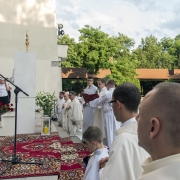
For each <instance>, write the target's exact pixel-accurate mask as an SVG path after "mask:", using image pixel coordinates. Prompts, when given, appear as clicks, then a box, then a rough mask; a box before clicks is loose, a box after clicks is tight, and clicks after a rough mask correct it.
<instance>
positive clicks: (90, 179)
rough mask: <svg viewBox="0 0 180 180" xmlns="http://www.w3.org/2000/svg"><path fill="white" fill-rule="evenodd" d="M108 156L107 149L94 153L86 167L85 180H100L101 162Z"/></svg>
mask: <svg viewBox="0 0 180 180" xmlns="http://www.w3.org/2000/svg"><path fill="white" fill-rule="evenodd" d="M108 156H109V154H108V149H107V148H101V149H97V150H96V151H95V152H94V153H92V155H91V157H90V159H89V161H88V165H87V167H86V171H85V174H84V180H99V172H98V171H99V160H100V159H101V158H105V157H108Z"/></svg>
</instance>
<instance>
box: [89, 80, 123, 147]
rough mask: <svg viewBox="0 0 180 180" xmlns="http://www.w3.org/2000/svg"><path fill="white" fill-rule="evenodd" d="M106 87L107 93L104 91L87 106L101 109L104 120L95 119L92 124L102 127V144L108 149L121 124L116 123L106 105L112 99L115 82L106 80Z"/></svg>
mask: <svg viewBox="0 0 180 180" xmlns="http://www.w3.org/2000/svg"><path fill="white" fill-rule="evenodd" d="M106 86H107V88H108V91H105V92H104V93H103V94H102V95H100V97H99V98H97V99H95V100H93V101H90V102H89V104H90V106H91V107H94V108H95V107H99V106H101V107H102V108H101V110H102V113H103V118H104V119H103V120H102V119H101V118H100V117H99V118H98V117H97V118H94V122H99V126H98V123H97V125H96V126H98V127H99V128H100V127H101V126H100V125H103V130H104V131H105V139H104V144H105V145H106V146H108V147H109V148H110V147H111V144H112V142H113V140H114V138H115V136H116V134H115V131H116V130H117V129H119V127H120V125H121V123H120V122H118V121H116V118H115V116H114V113H113V109H112V107H111V106H110V105H109V104H108V102H109V101H111V99H112V93H113V91H114V89H115V82H114V81H113V80H108V81H107V82H106ZM94 125H95V123H94ZM100 129H101V128H100ZM103 130H102V132H103Z"/></svg>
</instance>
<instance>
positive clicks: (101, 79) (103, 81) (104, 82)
mask: <svg viewBox="0 0 180 180" xmlns="http://www.w3.org/2000/svg"><path fill="white" fill-rule="evenodd" d="M97 81H101V83H103V84H106V80H105V79H104V78H100V79H98V80H97Z"/></svg>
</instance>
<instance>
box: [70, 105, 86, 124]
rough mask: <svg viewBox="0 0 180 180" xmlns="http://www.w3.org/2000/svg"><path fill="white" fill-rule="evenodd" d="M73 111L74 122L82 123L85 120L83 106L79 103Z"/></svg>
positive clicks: (74, 106) (72, 118)
mask: <svg viewBox="0 0 180 180" xmlns="http://www.w3.org/2000/svg"><path fill="white" fill-rule="evenodd" d="M70 110H71V117H70V119H71V120H72V121H74V122H77V123H78V122H80V121H82V120H83V115H82V108H81V104H80V103H79V102H78V103H75V104H74V105H73V108H72V109H70Z"/></svg>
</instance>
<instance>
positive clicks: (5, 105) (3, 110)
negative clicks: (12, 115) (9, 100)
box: [0, 102, 14, 121]
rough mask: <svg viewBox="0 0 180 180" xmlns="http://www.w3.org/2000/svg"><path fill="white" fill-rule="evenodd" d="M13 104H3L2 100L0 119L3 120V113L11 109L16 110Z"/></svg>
mask: <svg viewBox="0 0 180 180" xmlns="http://www.w3.org/2000/svg"><path fill="white" fill-rule="evenodd" d="M12 106H13V104H3V103H1V102H0V121H1V115H3V114H4V113H6V112H8V111H10V112H12V111H14V108H12Z"/></svg>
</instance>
